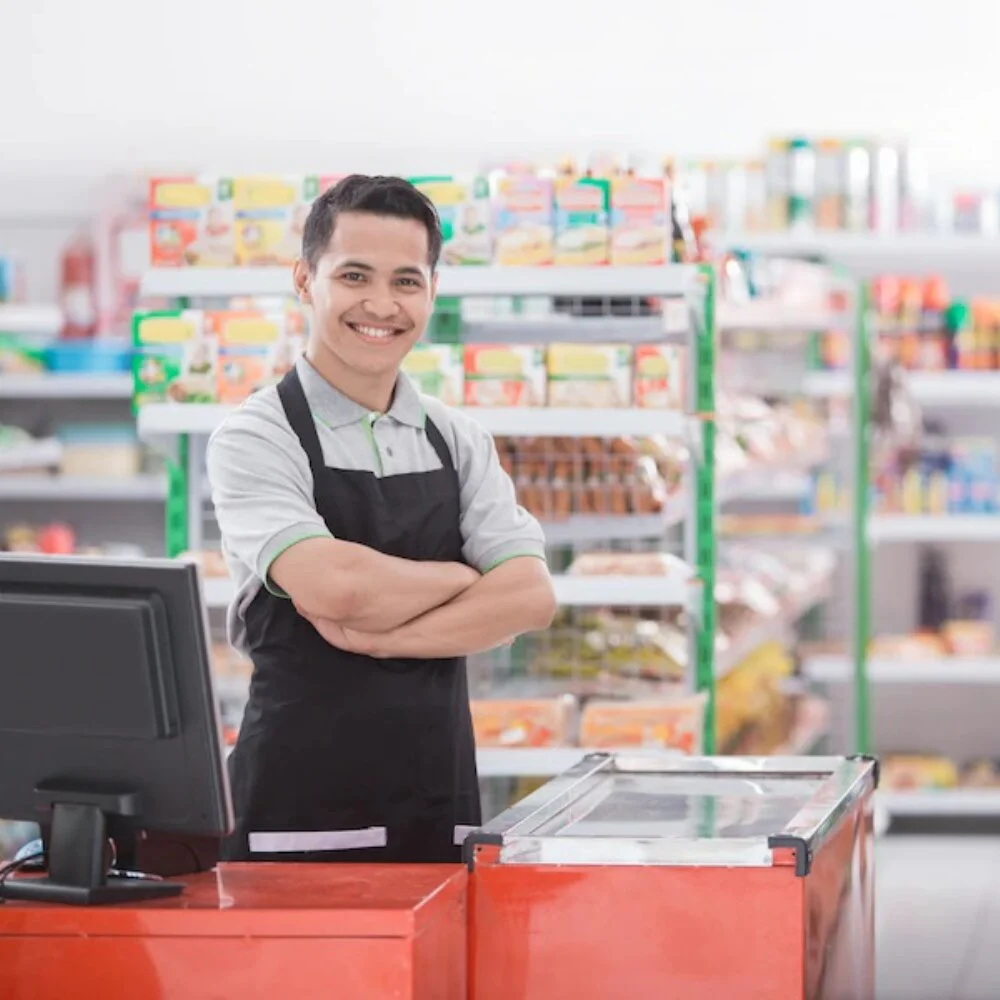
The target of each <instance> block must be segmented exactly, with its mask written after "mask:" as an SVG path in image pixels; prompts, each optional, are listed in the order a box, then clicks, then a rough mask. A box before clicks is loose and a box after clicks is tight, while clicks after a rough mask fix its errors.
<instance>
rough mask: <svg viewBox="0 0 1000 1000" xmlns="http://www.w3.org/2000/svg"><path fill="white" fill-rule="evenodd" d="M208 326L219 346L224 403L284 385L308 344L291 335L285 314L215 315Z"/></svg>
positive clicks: (220, 392) (210, 316) (210, 315)
mask: <svg viewBox="0 0 1000 1000" xmlns="http://www.w3.org/2000/svg"><path fill="white" fill-rule="evenodd" d="M205 326H206V330H207V331H208V334H209V336H212V337H214V338H215V339H216V341H217V343H218V345H219V375H218V398H219V402H220V403H242V402H243V400H245V399H246V398H247V397H248V396H251V395H253V393H255V392H257V391H258V390H259V389H263V388H264V387H265V386H268V385H274V384H275V383H276V382H278V381H280V380H281V378H282V377H283V376H284V375H285V374H286V373H287V372H288V371H290V370H291V368H292V366H293V365H294V364H295V361H296V359H297V358H298V356H299V355H300V354H301V353H302V351H303V348H304V344H305V340H304V338H303V337H301V336H293V335H292V334H291V333H290V331H289V328H288V322H287V316H286V314H285V313H284V312H271V313H261V312H252V311H243V312H212V313H207V314H206V317H205Z"/></svg>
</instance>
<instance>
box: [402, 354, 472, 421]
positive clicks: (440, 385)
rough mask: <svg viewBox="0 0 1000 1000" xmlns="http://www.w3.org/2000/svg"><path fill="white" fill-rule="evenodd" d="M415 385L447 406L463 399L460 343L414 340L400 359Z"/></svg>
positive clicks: (463, 362)
mask: <svg viewBox="0 0 1000 1000" xmlns="http://www.w3.org/2000/svg"><path fill="white" fill-rule="evenodd" d="M403 371H404V372H406V374H407V375H408V376H409V377H410V378H411V379H413V381H414V382H415V383H416V386H417V388H418V389H419V390H420V391H421V392H422V393H425V394H426V395H428V396H433V397H434V398H435V399H440V400H441V402H442V403H446V404H447V405H448V406H461V405H462V403H463V402H464V400H465V357H464V350H463V348H462V346H461V345H460V344H417V346H416V347H414V348H413V350H412V351H410V353H409V354H408V355H407V356H406V358H405V359H404V361H403Z"/></svg>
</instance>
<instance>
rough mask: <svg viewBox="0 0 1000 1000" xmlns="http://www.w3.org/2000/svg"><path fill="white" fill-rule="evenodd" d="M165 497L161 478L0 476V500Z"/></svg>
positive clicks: (163, 482)
mask: <svg viewBox="0 0 1000 1000" xmlns="http://www.w3.org/2000/svg"><path fill="white" fill-rule="evenodd" d="M166 495H167V481H166V477H165V476H161V475H138V476H129V477H124V478H114V477H112V476H73V475H68V476H67V475H51V476H45V475H20V474H13V475H11V474H4V475H0V500H67V501H71V500H78V501H122V502H128V501H152V500H158V501H163V500H165V499H166Z"/></svg>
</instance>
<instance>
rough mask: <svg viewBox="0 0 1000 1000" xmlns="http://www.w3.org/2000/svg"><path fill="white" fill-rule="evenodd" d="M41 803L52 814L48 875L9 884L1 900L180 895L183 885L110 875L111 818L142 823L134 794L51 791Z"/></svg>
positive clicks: (46, 789)
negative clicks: (135, 818) (118, 817)
mask: <svg viewBox="0 0 1000 1000" xmlns="http://www.w3.org/2000/svg"><path fill="white" fill-rule="evenodd" d="M36 797H37V798H38V799H39V800H40V801H41V802H42V803H43V804H44V805H46V806H48V807H51V809H52V826H51V834H50V837H49V849H48V866H47V867H48V875H47V876H46V877H44V878H34V877H26V878H18V879H8V880H7V881H6V882H5V883H4V884H3V886H2V887H0V898H3V899H18V900H25V901H30V902H40V903H64V904H69V905H73V906H95V905H100V904H104V903H125V902H138V901H139V900H143V899H163V898H165V897H168V896H177V895H180V893H181V892H183V890H184V885H183V883H180V882H161V881H158V880H155V879H147V878H142V877H133V878H127V877H121V876H114V875H110V876H109V875H108V820H109V817H117V816H123V817H138V815H139V808H138V806H139V801H138V795H137V794H135V793H134V792H126V793H120V792H111V791H96V790H89V789H84V788H78V787H69V786H67V785H66V784H61V785H60V786H58V787H57V786H55V785H46V786H43V787H40V788H38V789H36Z"/></svg>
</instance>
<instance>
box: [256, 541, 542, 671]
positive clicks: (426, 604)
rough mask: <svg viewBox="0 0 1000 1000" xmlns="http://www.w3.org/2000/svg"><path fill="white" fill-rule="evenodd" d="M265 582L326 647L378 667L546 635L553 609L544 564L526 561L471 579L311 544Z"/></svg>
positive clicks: (277, 565)
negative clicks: (381, 662) (378, 662)
mask: <svg viewBox="0 0 1000 1000" xmlns="http://www.w3.org/2000/svg"><path fill="white" fill-rule="evenodd" d="M270 575H271V578H272V580H273V581H274V583H276V584H277V585H278V586H279V587H281V589H282V590H284V591H285V593H286V594H288V595H289V597H290V598H291V599H292V600H293V601H294V602H295V606H296V608H297V609H298V611H299V613H300V614H301V615H303V617H305V618H307V619H309V621H310V622H312V624H313V626H314V627H315V628H316V630H317V631H318V632H319V633H320V635H322V636H323V638H324V639H326V641H327V642H329V643H330V644H331V645H333V646H337V647H338V648H340V649H346V650H350V651H352V652H357V653H363V654H365V655H367V656H373V657H376V658H380V659H381V658H391V657H404V658H417V659H436V658H444V657H451V656H465V655H467V654H470V653H476V652H481V651H484V650H487V649H492V648H494V647H496V646H499V645H502V644H503V643H505V642H509V641H510V640H512V639H514V638H515V637H516V636H518V635H521V634H522V633H524V632H529V631H533V630H535V629H543V628H546V627H548V625H549V624H550V623H551V621H552V618H553V615H554V614H555V610H556V602H555V595H554V593H553V590H552V581H551V579H550V577H549V573H548V569H547V568H546V565H545V562H544V561H543V560H541V559H538V558H535V557H532V556H524V557H517V558H513V559H510V560H508V561H507V562H504V563H502V564H501V565H499V566H497V567H496V568H495V569H493V570H491V571H490V572H488V573H486V574H484V575H482V576H480V575H479V573H477V572H476V571H475V570H473V569H471V568H470V567H468V566H466V565H464V564H463V563H442V562H417V561H413V560H408V559H397V558H395V557H393V556H387V555H383V554H382V553H380V552H376V551H374V550H373V549H369V548H367V547H365V546H363V545H355V544H353V543H351V542H342V541H337V540H334V539H329V538H313V539H306V540H304V541H302V542H299V543H298V544H297V545H294V546H292V547H291V548H290V549H288V550H287V551H286V552H285V553H283V554H282V555H281V556H279V557H278V558H277V559H276V560H275V561H274V563H273V564H272V566H271V573H270Z"/></svg>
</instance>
